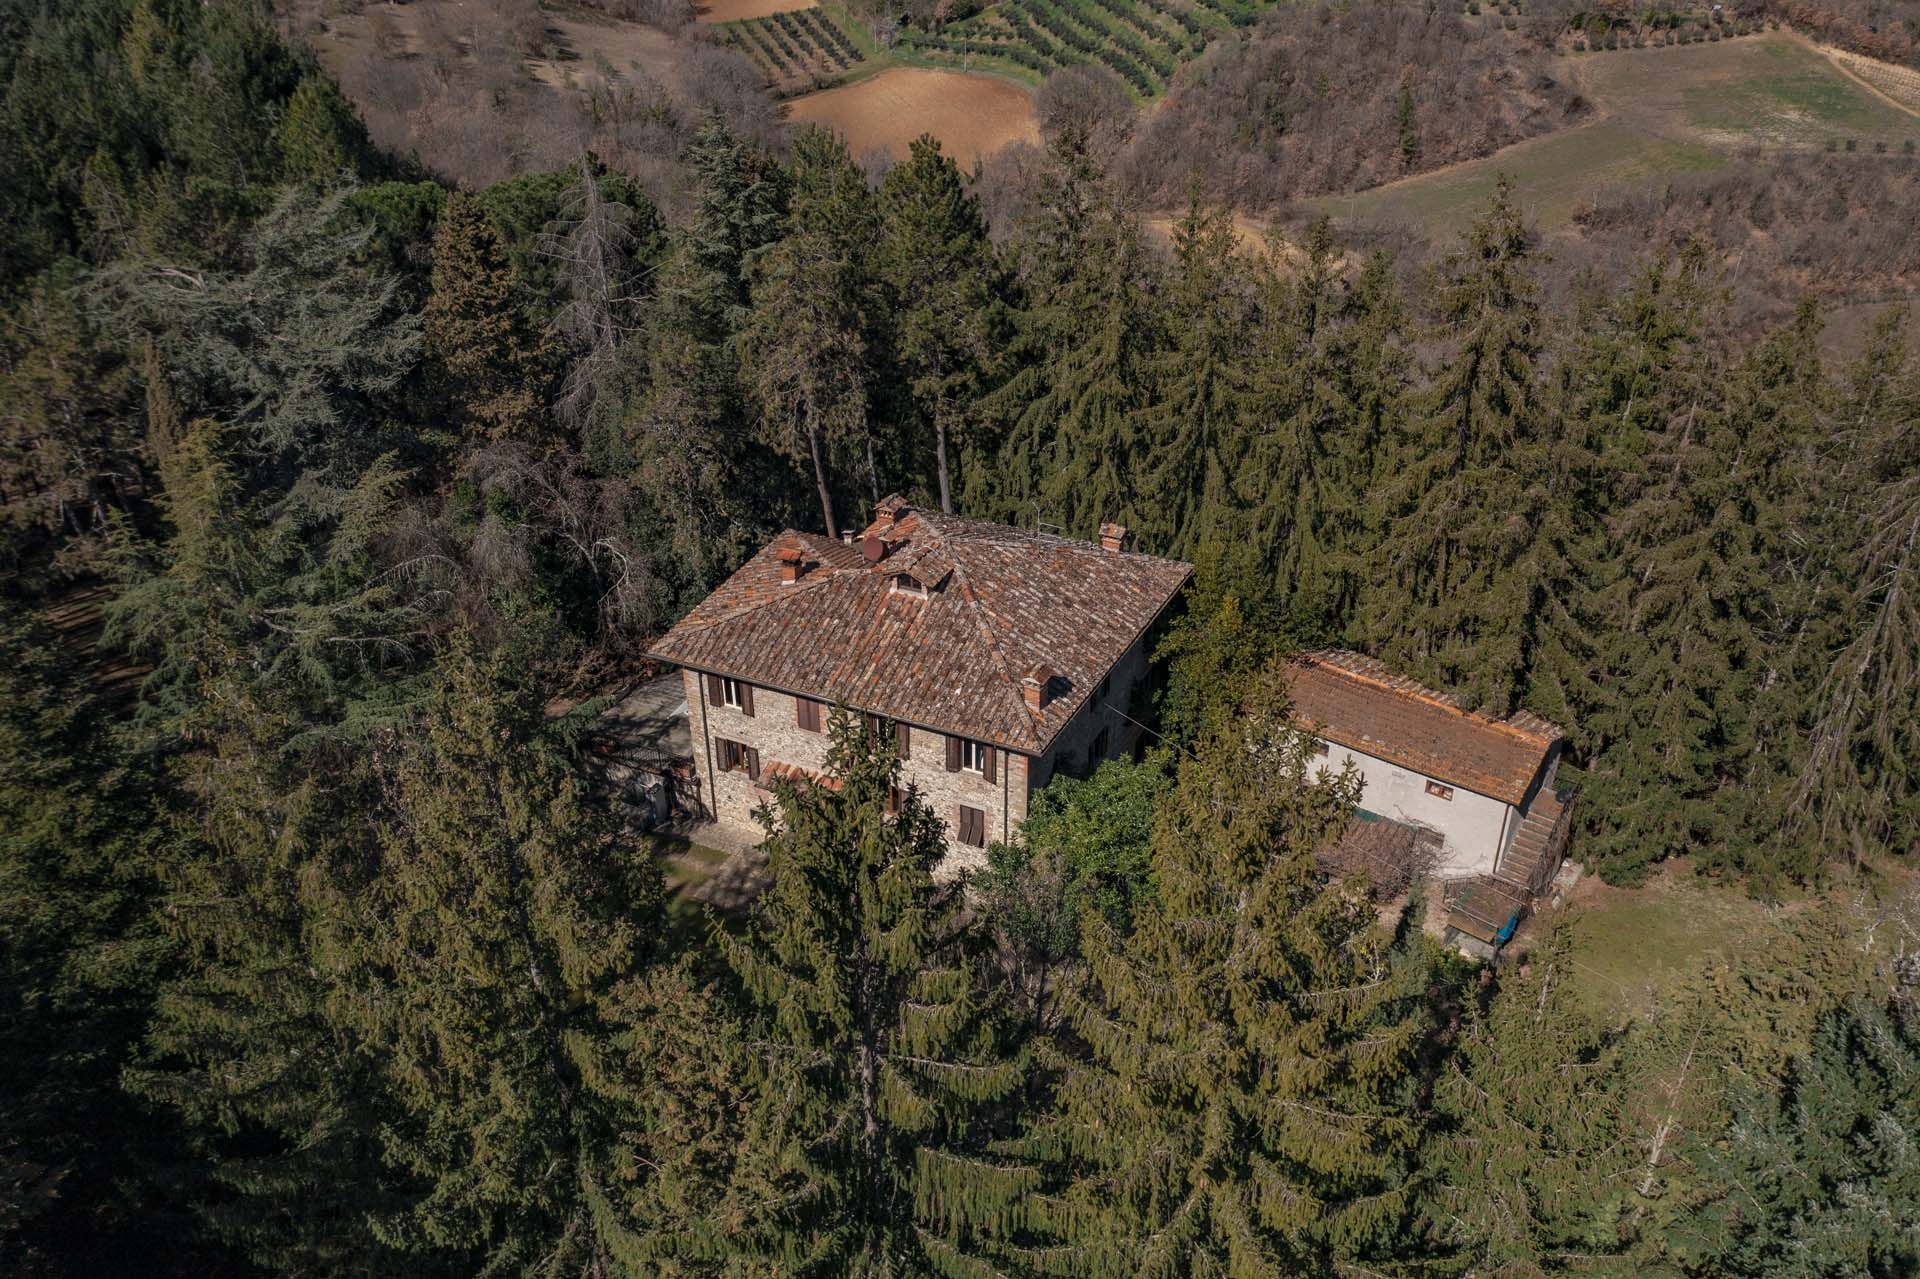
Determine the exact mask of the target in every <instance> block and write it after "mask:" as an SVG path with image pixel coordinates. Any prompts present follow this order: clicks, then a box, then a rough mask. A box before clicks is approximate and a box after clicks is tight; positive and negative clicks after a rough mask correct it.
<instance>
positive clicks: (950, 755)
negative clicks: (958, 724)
mask: <svg viewBox="0 0 1920 1279" xmlns="http://www.w3.org/2000/svg"><path fill="white" fill-rule="evenodd" d="M947 771H948V772H949V773H957V772H959V771H960V739H959V738H957V737H949V738H947Z"/></svg>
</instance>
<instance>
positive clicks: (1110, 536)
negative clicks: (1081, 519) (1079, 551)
mask: <svg viewBox="0 0 1920 1279" xmlns="http://www.w3.org/2000/svg"><path fill="white" fill-rule="evenodd" d="M1126 540H1127V526H1126V525H1124V524H1102V525H1101V526H1100V549H1101V550H1103V551H1117V550H1119V549H1120V544H1121V543H1122V542H1124V541H1126Z"/></svg>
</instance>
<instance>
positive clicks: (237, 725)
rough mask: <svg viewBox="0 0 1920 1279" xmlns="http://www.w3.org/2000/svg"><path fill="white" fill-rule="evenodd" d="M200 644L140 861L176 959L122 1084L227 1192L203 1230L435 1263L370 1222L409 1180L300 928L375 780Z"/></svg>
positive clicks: (281, 1258)
mask: <svg viewBox="0 0 1920 1279" xmlns="http://www.w3.org/2000/svg"><path fill="white" fill-rule="evenodd" d="M199 660H200V662H201V663H202V665H201V671H202V684H201V693H202V696H201V699H200V700H199V702H198V703H197V710H196V712H195V713H194V714H193V716H192V719H191V721H190V722H189V723H188V724H187V725H185V726H184V728H185V730H186V731H188V732H190V733H191V737H190V739H189V740H191V741H193V742H194V743H195V747H196V749H195V750H194V751H192V752H190V753H188V754H186V755H183V756H182V757H181V758H180V759H179V760H178V761H177V762H176V764H175V765H174V773H175V778H176V785H177V787H178V788H179V796H180V802H179V803H178V804H177V805H175V806H174V807H173V808H172V809H171V811H169V812H168V813H167V814H166V825H165V827H164V828H163V829H164V831H165V840H164V843H163V845H162V849H161V851H160V855H159V856H157V857H156V858H155V870H156V874H157V876H158V879H159V883H160V893H159V896H158V897H157V899H156V901H155V905H154V912H153V920H154V926H155V929H156V932H157V933H158V935H159V936H160V937H161V938H162V939H163V940H164V941H165V942H166V943H167V944H168V948H169V954H170V956H171V958H172V960H173V963H172V965H171V968H172V971H171V972H170V974H169V975H168V977H167V979H166V980H165V981H164V982H163V983H162V984H161V986H160V988H159V991H158V994H157V998H156V1001H155V1004H154V1010H153V1017H152V1020H151V1022H150V1024H149V1028H148V1031H147V1045H146V1051H145V1052H144V1053H143V1054H142V1055H141V1056H140V1057H138V1058H136V1059H135V1060H134V1061H133V1062H131V1063H130V1064H129V1066H128V1068H127V1070H126V1072H125V1080H126V1086H127V1087H128V1088H129V1089H131V1090H132V1091H133V1092H134V1093H135V1094H136V1095H138V1096H140V1097H142V1098H145V1099H147V1100H148V1101H151V1102H156V1103H159V1104H160V1105H162V1106H163V1107H165V1108H167V1109H168V1110H170V1111H172V1112H173V1113H175V1114H177V1115H178V1117H179V1118H180V1120H181V1121H182V1122H183V1123H184V1124H185V1125H186V1126H187V1128H188V1130H189V1132H190V1133H191V1134H192V1135H193V1138H194V1140H195V1144H196V1146H197V1148H198V1149H199V1150H200V1151H201V1152H202V1154H203V1155H204V1157H205V1158H206V1160H207V1166H208V1169H209V1172H210V1175H211V1177H212V1178H213V1179H214V1181H215V1182H216V1183H217V1184H218V1185H219V1186H220V1187H221V1188H222V1193H220V1194H218V1195H209V1196H207V1198H206V1199H205V1200H204V1201H203V1203H202V1204H201V1205H200V1207H201V1210H202V1212H203V1213H204V1214H205V1216H206V1218H207V1221H208V1223H209V1226H210V1227H211V1229H212V1230H213V1231H214V1233H215V1234H216V1235H218V1236H219V1237H220V1238H222V1239H224V1240H226V1241H228V1242H229V1243H231V1244H232V1245H233V1246H234V1247H236V1248H238V1249H240V1250H242V1251H244V1252H245V1253H247V1254H248V1255H250V1256H251V1257H252V1258H253V1259H254V1260H255V1261H256V1262H257V1263H258V1264H260V1265H262V1266H264V1267H268V1268H271V1269H272V1270H274V1271H275V1272H277V1273H280V1274H288V1275H303V1276H306V1275H310V1276H314V1277H315V1279H319V1277H320V1276H327V1275H337V1274H341V1273H343V1272H352V1273H361V1274H373V1275H400V1274H403V1273H404V1274H419V1273H421V1271H422V1270H423V1269H424V1270H426V1272H427V1273H437V1272H439V1269H440V1268H439V1267H438V1266H434V1265H432V1264H430V1263H429V1264H426V1265H423V1264H422V1263H421V1262H420V1261H417V1260H416V1261H411V1262H408V1261H405V1260H404V1259H403V1258H401V1257H399V1256H398V1255H396V1254H395V1253H394V1252H393V1251H392V1250H390V1249H389V1248H387V1247H386V1246H385V1245H384V1244H383V1243H381V1242H380V1241H379V1240H377V1239H375V1238H374V1236H373V1234H372V1232H371V1231H370V1230H369V1229H368V1224H367V1223H368V1218H369V1216H370V1215H371V1214H374V1213H377V1212H381V1211H391V1210H393V1209H394V1208H396V1207H398V1206H399V1204H400V1203H401V1202H403V1200H402V1195H403V1192H404V1190H405V1189H406V1182H407V1178H406V1176H405V1175H404V1174H397V1173H394V1172H390V1171H389V1170H388V1169H387V1168H386V1166H385V1165H384V1163H383V1161H382V1159H381V1157H380V1151H379V1146H378V1142H377V1140H376V1133H377V1132H378V1130H379V1127H380V1125H381V1123H382V1122H383V1120H384V1119H386V1118H388V1117H389V1116H390V1114H391V1112H390V1111H388V1110H387V1109H386V1108H385V1107H384V1106H383V1104H382V1100H381V1098H382V1089H381V1087H380V1084H379V1082H378V1078H377V1074H376V1073H375V1071H374V1069H373V1063H372V1062H371V1061H370V1060H369V1059H368V1058H367V1057H366V1056H365V1055H363V1054H362V1053H361V1052H360V1051H359V1044H358V1043H357V1041H356V1040H355V1039H354V1038H353V1037H351V1036H349V1035H346V1034H344V1033H342V1031H341V1028H340V1027H339V1025H338V1024H337V1023H336V1021H335V1020H334V1018H333V1016H332V1015H331V1012H332V1001H333V998H334V996H335V994H336V987H335V985H334V983H333V981H332V980H331V977H332V972H331V967H330V965H329V964H328V963H327V962H325V957H324V956H323V954H321V953H320V951H319V949H318V948H316V947H315V945H314V944H313V941H314V937H315V936H316V934H318V933H320V932H323V931H324V930H325V929H326V928H328V927H331V926H337V924H338V922H339V921H338V916H337V915H334V914H331V913H330V911H331V907H330V903H331V902H333V901H336V900H337V899H338V898H339V897H340V896H342V895H345V894H346V893H347V891H348V890H347V889H346V888H345V885H347V884H351V883H353V882H354V881H355V880H356V878H359V882H361V883H363V884H364V882H365V881H364V878H363V877H359V876H358V875H357V873H356V872H357V870H358V869H359V868H360V867H361V866H362V865H363V859H364V858H365V856H366V854H367V852H368V850H367V848H366V845H365V837H366V824H365V816H366V814H367V812H369V811H370V810H372V809H373V807H374V804H375V800H374V797H373V792H372V788H371V786H370V778H369V777H368V776H367V773H366V771H365V769H364V768H363V767H358V766H357V765H356V764H355V761H354V759H353V757H352V755H351V754H350V753H349V754H344V755H340V756H336V757H327V756H326V755H325V754H324V753H323V754H322V755H314V754H306V755H304V756H303V755H299V754H294V753H290V752H288V751H287V750H286V745H287V742H288V740H289V738H291V737H292V736H294V735H295V734H296V733H297V732H298V731H299V729H300V727H301V724H302V720H301V717H300V715H299V713H298V710H297V704H289V703H287V702H285V701H283V700H281V699H278V698H274V697H272V696H270V695H267V696H263V695H262V692H261V690H260V689H258V688H257V687H251V686H250V685H249V682H248V681H247V680H246V679H245V678H244V675H243V674H242V673H243V672H245V671H246V669H247V668H246V665H245V663H244V661H243V660H242V659H241V655H240V654H239V653H237V652H235V651H233V650H232V649H231V648H229V647H226V646H225V645H224V644H223V643H222V641H221V640H220V638H219V637H218V636H211V637H208V638H207V639H205V640H203V641H202V642H201V644H200V647H199ZM321 886H324V887H325V891H322V892H316V889H317V888H320V887H321ZM458 1269H459V1267H458V1266H457V1265H455V1266H453V1267H452V1268H451V1269H449V1270H448V1271H447V1273H452V1272H453V1271H456V1270H458Z"/></svg>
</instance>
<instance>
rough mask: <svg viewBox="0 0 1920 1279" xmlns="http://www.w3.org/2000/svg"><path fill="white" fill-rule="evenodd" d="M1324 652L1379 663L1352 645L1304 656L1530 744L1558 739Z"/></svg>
mask: <svg viewBox="0 0 1920 1279" xmlns="http://www.w3.org/2000/svg"><path fill="white" fill-rule="evenodd" d="M1322 653H1329V654H1330V653H1351V654H1352V655H1353V656H1355V657H1358V658H1361V659H1363V660H1365V661H1369V662H1376V663H1378V662H1379V659H1378V658H1375V657H1368V656H1367V655H1366V654H1365V653H1362V652H1359V651H1357V650H1355V649H1350V648H1329V649H1317V650H1314V651H1313V652H1309V653H1307V654H1305V656H1306V657H1307V658H1308V659H1309V660H1311V661H1313V662H1314V664H1315V665H1317V666H1324V667H1325V668H1326V669H1328V670H1330V671H1332V672H1333V673H1334V674H1336V675H1340V676H1344V677H1345V678H1347V679H1350V680H1353V681H1354V682H1355V683H1359V684H1366V685H1369V686H1371V687H1373V688H1377V689H1380V690H1382V691H1383V692H1388V693H1392V694H1394V695H1395V696H1398V697H1405V698H1408V699H1409V700H1412V701H1416V702H1423V703H1425V704H1426V705H1428V706H1432V707H1435V708H1437V709H1439V710H1443V711H1450V712H1452V713H1453V714H1455V715H1459V716H1462V717H1464V718H1466V719H1471V720H1477V721H1478V722H1480V723H1482V724H1485V725H1486V726H1487V727H1488V728H1497V729H1499V730H1500V731H1501V732H1504V733H1510V734H1512V735H1513V736H1515V737H1517V738H1519V739H1520V740H1521V741H1523V742H1526V743H1528V744H1529V745H1533V746H1551V745H1552V744H1553V743H1554V741H1555V740H1556V739H1554V738H1552V737H1549V736H1547V735H1546V734H1543V733H1536V732H1532V731H1530V730H1528V729H1524V728H1521V727H1520V726H1519V725H1517V724H1514V723H1511V722H1509V720H1508V719H1506V718H1501V719H1495V718H1493V716H1491V715H1486V714H1483V713H1482V712H1480V711H1476V710H1470V709H1468V708H1467V707H1465V706H1462V705H1460V704H1459V703H1458V702H1457V701H1455V700H1454V699H1453V697H1452V696H1451V695H1450V694H1447V693H1442V692H1440V691H1439V690H1438V689H1432V688H1428V687H1427V686H1426V685H1425V684H1422V683H1420V682H1419V681H1418V680H1415V679H1412V678H1410V677H1408V676H1404V675H1402V676H1398V677H1396V678H1398V679H1401V680H1404V681H1405V682H1406V683H1408V684H1410V685H1412V688H1398V687H1395V686H1394V684H1393V683H1392V682H1391V681H1389V680H1385V679H1381V678H1379V677H1378V676H1375V675H1370V674H1368V673H1366V672H1365V671H1356V670H1354V669H1353V668H1352V667H1350V666H1342V665H1341V664H1340V663H1338V662H1332V661H1325V660H1322V658H1321V657H1320V654H1322ZM1525 713H1529V714H1530V713H1531V712H1525ZM1541 722H1542V723H1546V722H1547V721H1545V720H1542V721H1541ZM1556 727H1557V726H1556Z"/></svg>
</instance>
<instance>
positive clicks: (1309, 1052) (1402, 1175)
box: [967, 669, 1426, 1277]
mask: <svg viewBox="0 0 1920 1279" xmlns="http://www.w3.org/2000/svg"><path fill="white" fill-rule="evenodd" d="M1284 690H1285V675H1284V670H1283V669H1282V670H1271V671H1269V672H1268V673H1267V674H1266V676H1265V677H1264V678H1262V679H1261V680H1259V681H1258V682H1257V683H1256V685H1255V686H1254V687H1253V688H1252V689H1250V690H1248V691H1247V694H1246V700H1245V701H1244V703H1243V704H1241V705H1240V706H1239V707H1237V708H1236V709H1237V710H1238V712H1239V713H1238V714H1235V715H1230V716H1227V717H1225V719H1224V720H1223V721H1221V722H1217V723H1215V724H1214V725H1213V726H1212V727H1211V730H1210V733H1209V735H1208V737H1207V739H1206V740H1205V742H1204V743H1203V744H1202V746H1201V747H1200V749H1199V751H1198V752H1197V754H1196V755H1195V756H1194V757H1193V758H1190V759H1189V760H1187V761H1186V762H1184V763H1182V764H1181V766H1180V770H1179V776H1178V780H1177V782H1176V785H1175V788H1174V792H1173V795H1172V798H1171V800H1170V802H1169V803H1168V805H1167V807H1166V808H1165V809H1164V810H1163V811H1162V813H1161V815H1160V818H1159V821H1158V823H1157V825H1156V827H1155V830H1154V834H1153V844H1152V868H1153V878H1154V885H1155V892H1154V896H1153V897H1152V899H1151V900H1150V901H1148V902H1146V903H1145V904H1144V905H1142V906H1141V907H1140V908H1139V909H1138V910H1136V912H1135V913H1134V917H1133V929H1132V931H1131V932H1130V933H1128V934H1126V935H1125V936H1121V935H1119V934H1117V933H1115V932H1114V931H1113V930H1112V929H1110V928H1107V927H1105V926H1103V925H1102V924H1101V923H1100V922H1099V921H1097V920H1096V921H1092V922H1091V927H1090V928H1089V929H1088V931H1087V934H1086V939H1085V943H1084V946H1083V956H1084V960H1085V964H1086V976H1085V980H1084V983H1083V984H1082V985H1080V986H1077V987H1075V988H1074V989H1072V990H1071V991H1069V992H1068V993H1067V995H1066V997H1065V1002H1064V1005H1063V1009H1064V1012H1065V1016H1066V1022H1067V1025H1068V1027H1069V1028H1070V1031H1071V1034H1070V1035H1069V1036H1067V1037H1065V1038H1064V1040H1063V1042H1062V1043H1061V1044H1059V1045H1058V1047H1057V1048H1056V1049H1055V1050H1054V1052H1055V1060H1054V1062H1053V1065H1054V1066H1055V1068H1056V1069H1057V1070H1058V1072H1059V1082H1058V1085H1057V1088H1056V1091H1055V1100H1054V1104H1053V1107H1052V1108H1051V1109H1050V1110H1049V1111H1048V1112H1047V1113H1044V1114H1042V1115H1039V1116H1037V1117H1035V1119H1034V1120H1033V1123H1032V1125H1031V1127H1030V1130H1029V1131H1028V1132H1027V1133H1025V1134H1024V1135H1023V1136H1022V1137H1020V1138H1019V1139H1018V1140H1017V1141H1014V1142H1010V1143H1007V1144H1006V1145H1005V1146H1004V1147H1003V1148H1002V1150H1003V1154H1004V1155H1005V1156H1007V1157H1010V1158H1011V1157H1020V1158H1024V1159H1025V1160H1027V1161H1030V1162H1029V1164H1028V1166H1027V1168H1026V1169H1023V1170H1019V1171H1004V1172H1002V1173H1001V1174H1000V1175H999V1177H998V1178H997V1179H990V1180H989V1182H988V1184H989V1185H990V1186H992V1187H993V1188H994V1189H997V1190H998V1191H999V1192H1000V1197H999V1198H997V1199H996V1198H994V1197H992V1196H984V1197H982V1198H980V1199H978V1200H977V1201H975V1202H974V1203H972V1204H971V1207H972V1209H973V1212H972V1215H971V1216H969V1217H967V1221H968V1226H969V1228H970V1229H971V1230H972V1231H973V1232H974V1235H975V1237H977V1238H979V1239H980V1240H982V1241H983V1243H987V1242H990V1243H992V1244H993V1245H995V1246H996V1247H997V1256H998V1257H999V1258H1000V1259H1001V1260H1002V1262H1003V1263H1004V1264H1005V1265H1006V1266H1008V1267H1011V1268H1015V1269H1019V1270H1026V1269H1031V1270H1034V1271H1039V1272H1043V1273H1070V1274H1076V1275H1083V1276H1089V1277H1092V1276H1154V1277H1158V1276H1174V1275H1189V1274H1246V1275H1256V1274H1258V1275H1269V1274H1271V1275H1282V1274H1328V1273H1333V1272H1335V1270H1336V1269H1337V1268H1339V1267H1341V1266H1345V1265H1348V1264H1352V1265H1354V1266H1356V1267H1357V1266H1361V1265H1367V1264H1371V1263H1372V1262H1375V1261H1378V1260H1380V1259H1382V1258H1385V1257H1387V1256H1389V1255H1390V1254H1392V1253H1393V1252H1394V1251H1395V1250H1396V1249H1397V1248H1399V1247H1402V1246H1404V1239H1403V1238H1402V1236H1403V1235H1404V1234H1405V1232H1406V1231H1407V1230H1408V1228H1409V1226H1410V1223H1411V1220H1412V1211H1413V1204H1412V1196H1411V1190H1410V1185H1409V1181H1408V1177H1409V1174H1410V1171H1411V1166H1412V1156H1413V1152H1414V1148H1415V1145H1416V1143H1417V1140H1418V1137H1419V1123H1418V1121H1417V1120H1416V1119H1415V1117H1414V1115H1413V1113H1412V1103H1413V1100H1414V1097H1413V1095H1412V1090H1411V1088H1410V1086H1409V1085H1410V1079H1411V1068H1412V1067H1413V1065H1414V1062H1415V1060H1416V1058H1417V1056H1418V1053H1419V1046H1420V1042H1421V1037H1422V1033H1423V1030H1424V1018H1423V1016H1422V1014H1421V1013H1420V1012H1419V1011H1417V1009H1416V1007H1415V1004H1416V1003H1417V1001H1418V995H1419V992H1420V991H1421V990H1422V989H1423V988H1424V984H1425V976H1426V974H1425V970H1424V965H1423V964H1421V963H1418V962H1412V961H1411V960H1410V957H1409V956H1407V955H1404V954H1397V953H1396V952H1395V951H1394V950H1393V948H1392V942H1391V938H1390V937H1389V936H1387V935H1386V934H1385V933H1384V931H1383V930H1381V928H1380V926H1379V925H1378V923H1377V921H1376V919H1375V914H1374V909H1373V907H1372V906H1371V905H1370V904H1369V903H1368V900H1367V896H1366V894H1365V892H1364V891H1355V888H1354V886H1353V885H1346V884H1339V885H1329V884H1326V883H1324V882H1323V881H1322V880H1321V877H1320V876H1319V875H1318V874H1317V873H1316V871H1315V869H1314V865H1313V855H1314V851H1315V850H1316V849H1317V848H1319V847H1320V846H1321V845H1322V844H1323V843H1324V842H1325V841H1326V840H1328V839H1331V838H1333V837H1335V836H1336V835H1338V834H1339V832H1340V831H1341V829H1342V828H1343V827H1344V825H1345V823H1346V822H1347V820H1348V818H1349V816H1350V814H1351V812H1352V809H1353V806H1354V804H1355V803H1356V802H1357V801H1358V799H1359V783H1358V779H1357V778H1355V777H1353V776H1352V775H1351V774H1345V775H1342V776H1339V777H1330V776H1326V775H1324V772H1323V770H1319V769H1318V768H1317V765H1316V763H1315V756H1314V753H1313V747H1312V743H1311V741H1310V740H1309V739H1308V738H1307V737H1306V736H1305V735H1303V734H1301V733H1300V732H1298V731H1297V730H1296V729H1294V728H1293V727H1292V726H1291V721H1290V720H1289V718H1288V716H1287V713H1286V702H1285V691H1284Z"/></svg>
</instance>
